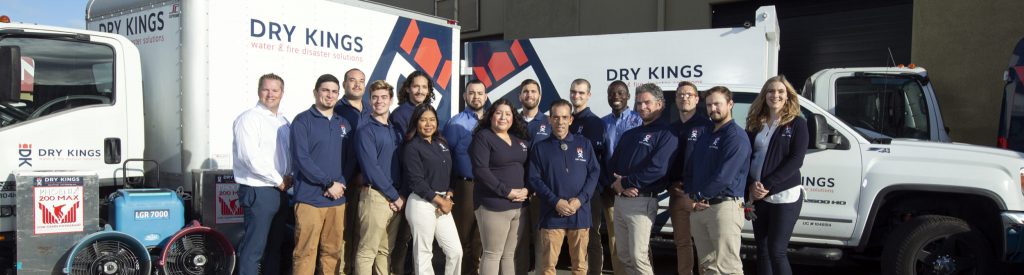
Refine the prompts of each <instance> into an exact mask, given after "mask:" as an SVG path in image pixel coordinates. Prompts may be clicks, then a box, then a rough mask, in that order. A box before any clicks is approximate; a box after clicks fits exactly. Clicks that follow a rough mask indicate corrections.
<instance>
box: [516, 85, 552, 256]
mask: <svg viewBox="0 0 1024 275" xmlns="http://www.w3.org/2000/svg"><path fill="white" fill-rule="evenodd" d="M540 99H541V90H540V83H537V81H536V80H533V79H526V80H523V82H522V83H520V84H519V103H520V104H522V105H523V110H522V111H521V112H519V114H520V115H521V116H522V117H523V120H524V122H526V136H527V138H528V139H529V141H530V145H533V144H534V143H537V142H538V141H541V140H544V139H547V138H548V137H549V136H551V124H550V122H548V116H546V115H544V112H543V111H541V110H540ZM532 200H533V199H531V201H532ZM539 212H540V208H539V207H538V206H537V204H534V203H531V204H530V206H529V207H528V210H527V211H526V215H524V216H523V217H521V219H522V221H521V222H522V223H525V225H523V226H524V227H525V228H526V230H525V231H524V232H522V233H521V234H519V244H518V245H517V246H516V257H515V261H516V275H526V274H527V273H528V272H530V266H531V264H530V261H531V259H534V257H535V256H536V253H535V252H536V250H534V249H531V248H533V247H535V245H534V241H533V239H534V238H533V236H536V235H537V216H538V215H540V214H539Z"/></svg>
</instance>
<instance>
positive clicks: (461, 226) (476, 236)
mask: <svg viewBox="0 0 1024 275" xmlns="http://www.w3.org/2000/svg"><path fill="white" fill-rule="evenodd" d="M454 191H455V197H453V198H452V199H453V200H454V201H455V205H454V206H453V207H452V218H454V219H455V229H457V230H458V231H459V241H460V242H462V252H463V254H462V274H464V275H477V274H480V255H481V254H483V249H481V247H482V245H481V244H480V227H478V226H477V225H476V215H475V214H474V213H473V181H464V180H458V179H457V180H455V190H454Z"/></svg>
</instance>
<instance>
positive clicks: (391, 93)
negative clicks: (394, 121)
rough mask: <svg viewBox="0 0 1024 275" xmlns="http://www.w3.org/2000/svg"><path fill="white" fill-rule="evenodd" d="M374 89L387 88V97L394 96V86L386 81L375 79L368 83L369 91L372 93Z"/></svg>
mask: <svg viewBox="0 0 1024 275" xmlns="http://www.w3.org/2000/svg"><path fill="white" fill-rule="evenodd" d="M376 90H388V97H395V88H394V87H391V84H388V82H387V81H384V80H377V81H374V82H373V83H370V93H371V94H372V93H373V91H376Z"/></svg>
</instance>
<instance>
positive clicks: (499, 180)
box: [233, 69, 808, 275]
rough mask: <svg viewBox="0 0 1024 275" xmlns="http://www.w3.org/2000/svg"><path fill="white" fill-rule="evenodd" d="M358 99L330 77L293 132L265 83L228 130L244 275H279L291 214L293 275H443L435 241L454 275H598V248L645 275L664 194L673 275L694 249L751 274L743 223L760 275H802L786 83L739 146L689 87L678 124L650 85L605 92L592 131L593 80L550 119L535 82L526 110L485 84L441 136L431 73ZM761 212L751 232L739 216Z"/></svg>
mask: <svg viewBox="0 0 1024 275" xmlns="http://www.w3.org/2000/svg"><path fill="white" fill-rule="evenodd" d="M364 83H366V79H365V74H364V73H363V72H362V71H360V70H358V69H351V70H348V71H347V72H345V74H344V78H343V79H338V78H337V77H335V76H333V75H330V74H324V75H322V76H320V77H319V78H318V79H317V81H316V83H315V85H314V87H313V91H312V95H313V98H314V104H313V106H310V108H309V109H308V110H305V111H303V112H301V113H299V114H298V115H296V116H295V117H294V119H292V120H291V121H289V120H288V119H287V118H286V117H284V115H283V114H281V113H280V112H279V111H278V107H279V106H280V102H281V98H282V96H283V95H284V80H283V79H282V78H281V77H279V76H277V75H275V74H266V75H263V76H262V77H260V79H259V85H258V95H259V103H258V104H257V105H256V106H254V107H252V108H251V109H248V110H246V111H245V112H243V113H242V114H241V115H239V116H238V117H237V118H236V119H235V122H234V125H233V131H234V143H233V147H234V148H233V155H234V163H233V165H234V175H235V180H236V181H237V182H238V183H239V184H240V185H239V189H238V197H239V204H240V205H241V206H242V209H243V213H244V227H245V234H244V237H243V239H242V241H241V243H240V245H239V247H238V251H239V252H238V258H239V264H238V271H239V274H241V275H256V274H259V273H260V272H261V269H262V273H263V274H277V272H278V271H279V270H282V267H281V261H280V259H279V257H278V256H276V255H275V254H274V253H277V252H279V251H280V249H281V246H282V242H283V241H284V239H286V238H287V237H282V236H288V235H287V234H289V232H290V231H289V230H287V229H286V227H285V224H286V223H288V220H289V218H288V217H289V216H290V215H291V214H294V223H295V226H294V244H295V248H294V250H293V251H292V254H291V255H292V256H291V262H292V266H291V267H290V269H291V271H292V273H293V274H301V275H305V274H314V273H315V274H332V275H333V274H346V273H353V274H359V275H370V274H378V275H387V274H405V273H406V270H405V263H406V261H407V260H406V258H407V255H406V251H408V250H409V244H411V245H412V247H411V251H412V265H411V266H412V268H413V271H414V272H415V274H434V269H435V267H434V259H433V258H434V255H435V253H434V251H433V248H434V244H435V241H436V244H437V246H438V247H440V248H441V250H442V251H441V252H442V253H439V254H438V255H440V254H443V257H444V259H443V262H444V274H448V275H453V274H485V275H493V274H502V275H512V274H516V275H520V274H526V273H527V272H529V271H530V270H531V268H535V270H536V272H537V273H539V274H555V264H556V262H557V261H558V258H559V254H560V252H561V249H562V247H563V244H566V245H567V247H568V253H569V256H570V258H571V264H570V267H569V269H570V271H571V273H572V274H574V275H582V274H599V273H600V272H601V270H602V267H603V265H604V263H603V258H604V257H603V256H604V248H603V247H602V237H606V238H607V240H608V242H607V243H608V245H609V248H608V250H609V251H610V252H611V255H612V263H611V266H612V269H613V271H614V272H615V274H653V269H652V263H651V257H652V256H651V252H650V245H649V239H650V236H651V230H652V227H653V226H654V220H655V215H656V214H657V213H656V212H657V210H658V195H659V193H662V192H663V191H666V190H667V191H668V193H669V195H670V196H669V198H670V207H669V212H670V214H671V221H672V227H673V233H674V236H673V239H674V242H675V244H676V255H677V257H678V262H677V266H678V273H679V274H690V273H691V271H692V270H694V260H693V259H694V255H693V251H694V249H696V252H697V257H696V258H697V270H698V271H699V272H700V274H742V273H743V267H742V262H741V261H740V255H739V253H740V251H739V250H740V232H741V229H742V226H743V223H744V220H745V219H752V220H753V221H752V222H753V228H754V238H755V241H756V245H757V270H758V273H759V274H776V275H784V274H791V273H792V271H791V270H790V266H789V261H788V260H787V258H786V248H787V246H788V243H789V239H790V236H791V235H792V232H793V228H794V226H795V224H796V219H797V217H798V216H799V213H800V209H801V206H802V201H803V196H804V190H803V187H802V185H801V184H800V171H799V170H800V167H801V165H802V164H803V159H804V154H805V153H806V151H807V148H808V132H807V125H806V124H807V122H806V121H805V120H804V119H803V118H802V117H800V107H799V101H798V100H797V94H796V91H795V90H794V89H793V86H792V85H791V84H790V83H789V82H788V81H787V80H786V79H785V78H784V77H782V76H776V77H772V78H770V79H768V81H766V82H765V84H764V86H763V88H762V89H761V92H760V93H759V94H758V96H757V98H756V99H755V100H754V102H753V104H752V105H751V106H750V112H749V114H748V115H747V116H746V123H745V125H746V127H745V129H744V128H743V127H740V126H739V124H737V123H736V122H735V121H733V114H732V109H733V105H734V102H733V100H732V92H731V91H730V90H729V89H728V88H726V87H722V86H716V87H713V88H710V89H708V90H707V91H704V93H703V95H701V94H699V93H698V89H697V87H696V86H695V85H694V84H693V83H690V82H686V81H683V82H680V83H679V84H678V87H677V89H676V91H675V92H676V93H675V102H674V103H675V105H676V106H677V109H678V118H679V119H678V121H677V122H674V123H669V121H671V119H668V116H667V115H666V116H662V112H663V111H664V110H666V104H667V103H666V102H665V101H666V99H665V96H664V94H663V91H662V89H661V88H659V87H658V86H657V85H655V84H650V83H648V84H643V85H640V86H638V87H636V89H635V93H634V95H635V96H636V98H635V104H634V108H633V109H635V110H633V109H631V108H630V107H629V104H628V102H629V100H630V96H631V95H630V90H629V87H628V86H627V84H626V83H624V82H622V81H615V82H612V83H611V84H610V85H609V86H608V105H609V107H611V109H612V113H611V114H608V115H606V116H604V117H598V116H597V115H595V114H594V113H593V112H591V110H590V108H589V107H588V104H589V101H590V96H591V92H590V90H591V87H590V83H589V82H588V81H587V80H585V79H576V80H574V81H573V82H572V83H571V84H570V89H569V100H564V99H557V100H555V101H553V102H552V103H550V108H549V109H548V110H547V114H545V113H544V112H543V111H542V110H540V105H541V95H542V93H541V85H540V84H539V83H537V81H535V80H532V79H527V80H525V81H523V82H522V83H521V84H520V86H519V91H518V98H519V102H518V103H516V102H512V101H509V100H507V99H499V100H497V101H494V102H490V104H489V106H487V103H488V102H487V101H488V100H487V94H486V90H485V85H484V83H483V82H481V81H479V80H472V81H469V82H468V83H467V85H466V87H465V91H464V93H463V94H462V98H463V100H464V101H465V103H466V107H465V109H464V111H462V112H460V113H458V114H457V115H455V116H454V117H452V118H451V119H449V120H448V122H447V124H446V125H444V127H443V128H442V127H440V126H441V125H439V122H438V121H439V120H438V113H437V111H436V110H435V109H434V107H432V106H431V103H432V102H433V101H434V91H433V86H434V83H432V80H431V78H430V77H428V75H427V74H425V73H423V72H421V71H415V72H413V73H411V74H409V75H408V76H406V77H405V80H404V82H403V83H402V86H401V87H400V88H399V89H398V90H397V92H396V91H395V88H394V87H392V86H391V85H390V84H388V83H387V82H385V81H383V80H376V81H373V82H371V83H370V84H369V86H368V87H366V86H364ZM366 91H368V92H369V95H365V92H366ZM396 93H397V94H396ZM513 96H514V95H513ZM395 97H397V98H398V107H397V108H396V109H395V110H394V111H391V110H390V107H391V105H392V100H394V98H395ZM702 98H703V102H704V104H705V106H706V110H707V114H706V115H705V114H703V113H702V112H699V111H698V108H697V107H698V106H697V105H698V103H699V102H701V101H702V100H701V99H702ZM366 99H368V101H367V100H366ZM364 102H365V103H369V105H370V106H364ZM517 109H518V110H517ZM442 129H443V130H442ZM289 189H290V191H289ZM287 207H291V208H292V209H291V211H287V210H285V209H284V208H287ZM751 208H752V212H753V214H756V217H755V215H745V209H746V210H748V211H749V210H751ZM602 225H604V226H606V227H605V232H606V233H607V234H606V235H607V236H602V235H601V232H602V230H601V226H602ZM346 263H348V264H346ZM284 269H288V267H284Z"/></svg>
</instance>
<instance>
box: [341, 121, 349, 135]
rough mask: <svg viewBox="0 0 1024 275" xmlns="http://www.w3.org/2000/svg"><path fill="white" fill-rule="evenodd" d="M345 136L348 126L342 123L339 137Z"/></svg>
mask: <svg viewBox="0 0 1024 275" xmlns="http://www.w3.org/2000/svg"><path fill="white" fill-rule="evenodd" d="M345 136H348V128H346V127H345V124H344V123H342V124H341V137H345Z"/></svg>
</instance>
